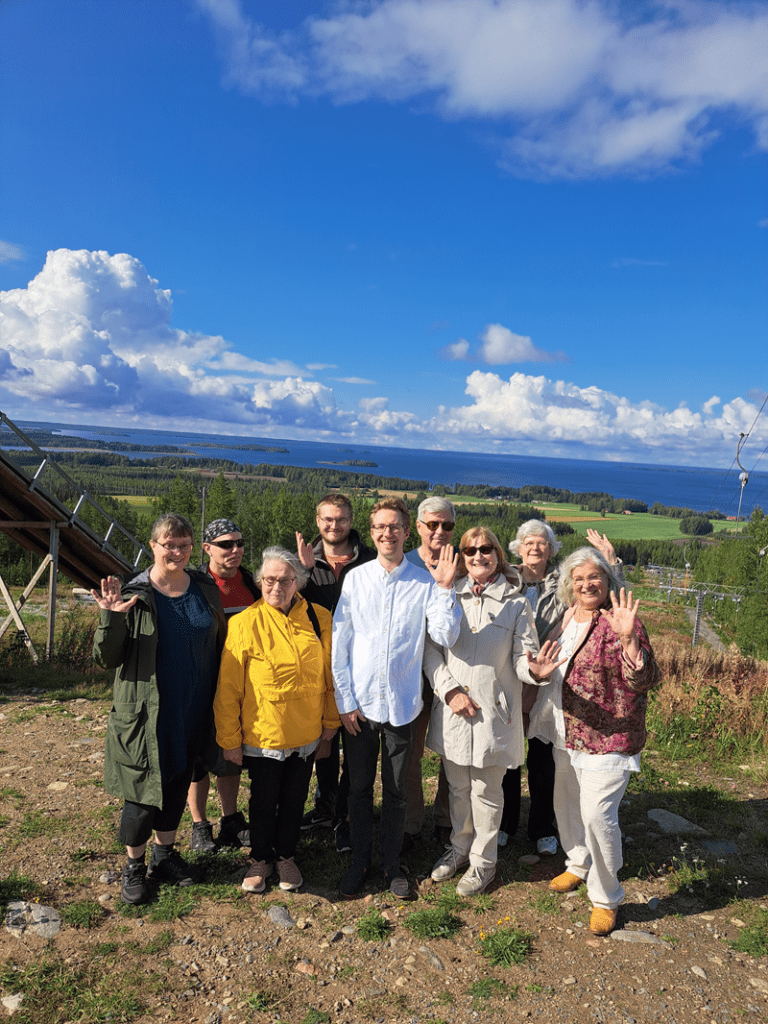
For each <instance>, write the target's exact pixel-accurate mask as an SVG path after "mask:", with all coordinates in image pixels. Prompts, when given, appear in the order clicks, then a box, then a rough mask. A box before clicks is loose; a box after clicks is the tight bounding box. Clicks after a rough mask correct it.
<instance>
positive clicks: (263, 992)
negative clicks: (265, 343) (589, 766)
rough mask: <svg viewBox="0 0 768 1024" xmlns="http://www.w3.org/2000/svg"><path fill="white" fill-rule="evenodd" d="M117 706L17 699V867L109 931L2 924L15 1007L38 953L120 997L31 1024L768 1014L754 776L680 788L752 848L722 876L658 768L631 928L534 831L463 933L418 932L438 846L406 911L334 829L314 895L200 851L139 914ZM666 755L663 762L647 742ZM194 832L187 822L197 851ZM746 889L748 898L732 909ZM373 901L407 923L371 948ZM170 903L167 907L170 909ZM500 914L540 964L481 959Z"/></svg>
mask: <svg viewBox="0 0 768 1024" xmlns="http://www.w3.org/2000/svg"><path fill="white" fill-rule="evenodd" d="M106 711H107V705H106V704H105V703H104V702H101V701H99V702H94V701H86V700H77V701H72V702H67V703H60V702H51V701H48V700H46V699H45V697H44V695H39V694H38V695H29V694H27V695H16V696H13V697H12V698H9V699H7V700H5V701H4V702H3V703H0V714H1V715H2V717H0V824H1V826H2V827H0V841H1V842H2V871H1V876H2V880H8V878H9V876H10V877H11V878H13V877H14V873H16V874H15V877H16V878H17V879H18V876H26V877H27V878H29V879H31V880H33V881H34V882H35V883H37V885H38V886H39V894H38V899H39V903H40V904H41V905H45V906H51V907H54V908H57V909H58V910H60V911H63V912H64V913H65V914H66V913H67V911H68V909H69V911H70V912H72V908H76V907H77V906H78V905H82V904H83V903H84V902H86V903H90V905H91V907H92V908H93V907H94V905H95V908H96V909H95V913H96V914H97V918H96V919H95V920H94V921H93V922H92V924H91V927H90V928H85V927H81V928H75V927H72V926H67V925H65V926H64V927H63V928H62V930H61V931H60V933H59V934H58V935H57V936H56V937H55V938H53V939H51V940H49V941H48V940H45V939H41V938H38V937H36V936H34V935H30V934H29V933H27V934H25V936H24V937H23V938H16V937H14V936H13V935H11V934H10V933H9V932H8V931H7V930H6V929H5V928H2V929H0V961H1V963H0V989H1V991H0V998H2V997H7V996H8V995H10V994H11V991H12V989H13V988H14V984H19V985H20V984H21V982H20V981H14V979H19V978H21V974H20V972H24V971H27V972H28V975H27V976H29V972H33V973H34V972H35V971H39V970H40V965H49V966H51V965H52V966H55V968H56V971H57V972H58V973H59V976H61V977H64V978H66V979H68V980H67V988H66V992H67V993H72V992H76V991H77V990H78V986H80V987H85V988H87V989H88V991H90V992H91V993H93V992H94V991H98V992H102V993H103V994H102V995H100V996H99V998H98V1000H96V1002H97V1004H98V1006H99V1007H101V1009H100V1012H101V1013H102V1016H95V1015H94V1016H88V1015H87V1013H86V1010H84V1009H83V1007H84V1006H86V1008H87V1004H86V1003H83V1004H82V1005H80V1004H78V1005H77V1006H75V1005H74V1004H72V1003H70V1002H67V999H70V998H74V997H70V995H67V996H66V998H65V997H64V995H63V994H58V995H56V996H55V997H54V996H52V995H50V994H48V995H47V996H44V997H41V998H43V1002H42V1003H41V1002H37V1003H36V1002H35V997H34V995H33V994H32V993H31V992H28V994H27V996H26V997H25V999H26V1004H25V1003H24V1002H22V1005H21V1009H20V1010H19V1011H17V1013H16V1015H15V1016H14V1020H15V1021H21V1022H24V1021H30V1022H33V1024H41V1022H42V1024H47V1022H49V1021H50V1022H54V1021H56V1022H61V1024H65V1022H69V1021H74V1020H78V1021H82V1020H84V1021H90V1020H105V1019H111V1020H114V1021H119V1020H137V1021H140V1022H145V1021H164V1020H174V1021H182V1022H190V1024H191V1022H205V1024H219V1022H227V1024H239V1022H246V1021H248V1022H250V1021H278V1020H280V1021H284V1022H292V1024H293V1022H295V1024H322V1022H323V1021H325V1020H328V1021H333V1022H346V1024H353V1022H363V1021H384V1022H387V1024H389V1022H395V1024H399V1022H403V1024H405V1022H421V1021H432V1022H433V1024H437V1022H441V1021H442V1022H451V1024H452V1022H461V1024H464V1022H474V1021H477V1020H480V1019H483V1018H484V1017H485V1015H486V1014H488V1013H491V1012H499V1013H500V1014H501V1015H502V1016H501V1017H500V1018H499V1019H505V1018H511V1019H515V1018H518V1017H519V1018H522V1019H525V1018H535V1019H536V1020H537V1021H541V1022H549V1021H552V1022H554V1021H558V1022H559V1021H597V1022H600V1024H613V1022H617V1024H618V1022H621V1024H636V1022H647V1021H660V1022H673V1021H674V1022H675V1024H693V1022H694V1021H697V1022H698V1021H702V1020H709V1021H718V1022H732V1021H734V1020H736V1019H741V1017H742V1016H745V1015H746V1016H747V1018H748V1019H754V1020H766V1019H768V959H766V958H764V957H760V958H758V959H753V958H752V957H750V956H748V955H746V954H743V953H739V952H736V951H735V950H734V949H733V948H732V946H731V944H730V943H731V941H733V940H735V939H737V937H738V936H739V934H740V932H741V930H742V928H743V923H740V922H744V921H745V920H746V918H747V917H748V915H749V913H751V912H753V911H755V909H756V908H760V907H761V906H765V907H766V909H768V874H767V873H766V864H765V836H766V835H768V811H767V810H766V796H767V795H768V794H766V793H764V792H762V791H758V790H756V789H754V788H750V782H749V776H748V774H747V773H743V774H741V773H740V775H739V777H734V778H732V779H724V780H720V782H719V789H722V791H723V792H724V793H726V794H727V798H726V797H725V796H723V793H721V792H719V791H718V789H713V788H707V787H705V786H703V785H702V783H701V781H700V780H698V779H696V778H695V777H694V776H691V777H690V778H688V777H686V778H685V779H684V780H682V781H680V782H679V785H677V786H676V787H675V791H679V790H680V789H681V788H685V792H686V799H687V800H688V804H687V806H688V807H689V808H690V810H689V813H688V816H689V817H691V818H694V819H695V820H697V821H698V822H699V823H700V824H703V825H704V826H705V827H707V828H709V829H710V830H711V832H712V835H710V836H708V837H707V838H714V839H718V840H725V841H728V842H729V843H731V844H733V847H732V848H731V847H728V848H727V849H732V850H735V852H731V853H729V852H727V850H726V848H724V850H723V852H721V859H722V861H723V863H722V865H721V866H719V867H718V865H717V864H716V859H717V858H716V857H715V858H710V864H711V865H713V870H712V871H710V872H709V874H707V873H704V874H703V875H702V879H701V880H699V879H698V878H697V877H696V873H695V859H694V858H696V857H697V856H699V855H703V848H702V847H701V845H700V844H699V843H697V842H693V841H692V840H682V839H680V838H678V837H675V836H668V835H665V834H663V833H662V832H661V831H660V829H659V828H658V827H657V826H656V825H655V824H654V822H653V821H651V820H650V819H649V818H648V814H647V811H648V809H649V808H651V807H659V806H660V807H664V806H667V805H668V804H670V805H671V798H672V793H673V790H672V789H670V788H667V786H666V782H667V781H668V780H667V779H665V777H664V774H663V773H662V772H661V771H659V772H658V773H653V772H652V771H651V772H650V774H648V773H644V776H643V778H644V780H645V782H644V785H645V788H643V786H641V785H638V786H637V787H636V788H635V789H634V790H633V791H632V792H631V793H630V795H629V796H628V797H627V798H626V799H625V802H624V803H623V804H622V818H621V821H622V828H623V830H624V832H625V844H626V845H625V857H626V859H627V861H628V862H629V864H630V865H631V870H630V871H628V872H627V874H628V876H629V877H628V878H627V879H626V880H625V881H624V885H625V888H626V891H627V897H626V901H625V904H624V906H623V908H622V912H621V918H620V931H619V932H617V933H615V934H614V936H613V937H611V938H609V939H602V938H595V937H593V936H591V935H590V933H589V931H588V929H587V927H586V925H587V922H588V919H589V905H588V903H587V902H586V901H585V899H584V898H583V897H582V896H581V895H579V894H575V895H571V896H569V897H562V896H556V895H554V894H550V893H549V892H548V889H547V883H548V880H549V879H550V878H552V877H553V876H554V875H555V874H557V873H558V872H559V871H561V870H562V867H563V860H562V857H560V856H558V857H555V858H547V859H544V860H542V861H540V862H539V863H536V864H533V865H530V866H526V865H522V864H521V863H520V857H521V856H523V855H525V854H529V853H530V848H529V844H528V843H527V841H526V840H525V838H524V836H523V835H522V832H523V831H524V829H521V832H519V833H518V837H517V838H516V840H515V841H514V842H513V843H512V844H511V845H510V846H508V847H507V848H506V849H505V850H504V851H503V853H502V858H501V861H500V864H499V876H498V879H497V882H496V883H495V886H494V888H493V890H492V891H491V892H490V893H489V894H488V896H487V897H485V898H480V899H473V900H466V901H464V902H463V903H461V904H459V905H456V906H455V907H454V908H453V910H452V912H453V913H454V914H455V916H456V917H457V918H458V919H459V921H460V922H461V927H460V928H459V930H458V931H457V932H456V934H455V936H454V937H452V938H426V939H425V938H423V937H419V936H418V935H417V934H414V932H412V931H411V930H409V929H408V928H407V927H406V925H405V922H406V920H407V919H408V917H409V916H410V915H411V914H412V913H413V912H414V911H418V910H429V909H434V908H435V907H436V906H437V900H438V897H439V896H440V893H441V892H443V891H445V892H448V893H450V892H452V887H451V886H443V887H441V886H435V885H433V884H432V883H431V881H430V880H429V878H428V873H429V869H430V867H431V865H432V863H434V861H435V860H436V859H437V857H438V856H439V854H440V852H441V851H440V849H439V848H438V847H437V845H435V844H434V843H432V842H430V841H428V840H427V839H426V838H425V839H423V840H422V841H421V842H420V843H418V844H417V847H416V850H415V851H414V853H413V855H410V856H409V861H408V863H409V867H410V868H411V870H412V872H413V874H414V876H415V877H416V878H417V879H420V890H419V898H418V899H417V900H416V901H415V902H413V903H409V904H406V905H397V904H396V902H395V901H394V900H393V899H392V898H391V897H389V895H387V894H383V893H381V892H379V891H378V890H377V888H376V886H375V884H374V885H371V887H370V889H369V890H368V892H367V894H366V895H365V896H364V898H363V899H361V900H356V901H353V902H350V903H343V902H339V901H338V900H337V893H336V884H337V882H338V879H339V877H340V875H341V873H342V870H343V869H344V866H345V857H344V856H340V855H338V854H337V853H336V852H335V848H334V846H333V844H332V835H331V833H330V830H322V831H321V832H320V834H318V833H314V834H311V835H310V836H308V837H307V839H306V840H304V841H303V843H302V845H301V846H300V848H299V852H298V854H297V861H298V862H299V864H300V865H301V867H302V870H303V872H304V876H305V880H306V884H305V887H304V889H303V890H302V891H301V892H299V893H296V894H285V893H281V892H280V891H279V890H278V889H276V888H270V889H269V890H268V892H267V894H266V895H264V896H262V897H258V896H256V897H254V896H246V894H244V893H243V892H242V891H241V889H240V887H239V880H240V878H241V877H242V874H243V866H244V855H235V856H234V857H232V858H229V859H228V858H227V856H226V855H218V856H213V857H207V858H200V859H199V860H198V867H199V868H200V870H201V872H202V874H203V882H204V883H207V884H206V885H201V886H199V887H193V888H192V890H185V891H180V890H171V891H168V890H166V892H165V894H164V897H163V900H162V901H161V902H159V903H153V904H150V905H148V906H146V907H144V908H141V909H140V911H138V912H137V911H135V910H131V911H129V912H128V913H127V914H126V913H125V911H124V910H123V908H122V906H121V904H120V901H119V882H117V881H116V880H113V881H110V880H109V879H110V878H112V879H116V878H117V876H118V873H119V871H120V869H121V867H122V863H123V855H122V853H121V852H120V850H119V847H118V846H117V845H116V844H115V841H114V836H115V826H116V821H117V816H118V812H119V806H118V802H117V801H116V800H114V799H113V798H111V797H109V796H107V795H106V794H105V793H104V791H103V788H102V787H101V776H102V763H103V745H104V732H105V725H106ZM648 763H649V764H651V765H653V764H655V763H657V761H656V759H654V757H653V756H652V755H648ZM649 779H650V780H651V781H650V783H649V781H648V780H649ZM428 781H429V782H430V783H431V781H432V780H428ZM678 781H679V780H678ZM686 782H687V783H688V785H687V787H685V783H686ZM525 812H527V801H524V813H525ZM210 813H211V815H213V808H211V812H210ZM188 836H189V826H188V825H184V826H183V829H182V833H181V837H182V850H183V849H184V848H185V847H186V842H187V840H188ZM702 838H703V837H702ZM674 857H677V858H678V867H679V866H680V864H681V863H683V862H685V863H686V864H688V865H689V867H691V866H693V868H694V870H693V874H692V875H691V877H690V879H689V880H690V885H689V886H688V887H686V886H685V885H682V886H680V887H678V888H677V889H676V891H673V890H674V889H675V886H673V885H671V882H670V879H671V878H673V877H677V876H674V875H670V874H669V872H668V871H667V867H669V866H670V865H673V858H674ZM715 869H717V870H719V871H720V875H717V873H716V870H715ZM713 871H715V873H713ZM679 877H680V878H682V877H683V876H682V875H681V876H679ZM737 896H740V897H744V898H745V899H746V902H745V903H742V904H739V905H737V906H734V904H733V900H734V899H735V898H736V897H737ZM179 898H184V899H187V900H188V904H189V905H188V906H187V908H186V912H185V914H184V916H181V917H174V913H175V911H172V910H169V909H168V906H169V903H170V902H173V901H174V900H178V899H179ZM279 907H283V908H285V909H286V910H287V911H288V912H289V913H290V915H291V918H292V919H293V921H294V922H296V923H295V924H294V925H293V926H292V927H287V928H286V927H281V926H280V924H279V923H276V922H275V921H274V920H273V919H272V917H273V916H274V914H275V912H276V910H277V908H279ZM372 908H378V909H379V910H381V911H384V912H385V916H386V917H387V918H388V919H389V923H390V927H389V931H388V933H387V935H386V937H385V938H384V939H383V940H382V941H376V942H367V941H365V940H364V939H363V938H362V937H361V936H360V934H359V933H358V931H357V927H356V926H357V924H358V922H359V921H360V918H361V916H362V915H363V914H364V913H366V912H367V911H369V910H371V909H372ZM176 909H177V910H178V903H177V906H176ZM270 910H271V912H272V916H271V915H270ZM161 912H165V913H166V914H167V916H168V917H169V918H170V919H168V920H157V919H156V918H157V916H158V914H159V913H161ZM498 922H501V923H502V924H501V926H502V927H504V926H514V927H516V928H518V929H519V930H521V931H522V932H524V933H528V934H529V935H530V936H531V943H532V952H531V955H530V956H529V957H528V958H527V959H526V960H525V961H524V962H523V963H522V964H521V965H519V966H513V967H511V968H509V969H505V968H502V967H494V966H492V965H490V964H489V962H488V961H487V960H486V959H485V958H484V957H483V956H482V955H481V954H480V953H479V952H478V950H479V948H480V945H481V942H482V938H481V937H482V936H483V935H489V934H491V932H492V931H493V929H494V928H497V927H499V925H498ZM9 965H13V967H14V968H15V970H13V971H9V970H8V966H9ZM54 973H55V972H54ZM9 979H10V980H9ZM11 982H14V984H11ZM100 986H101V987H100ZM22 987H23V986H22ZM123 991H126V992H129V991H135V994H136V995H135V998H137V999H138V1000H139V1002H140V1003H141V1005H142V1007H143V1009H141V1010H140V1011H136V1012H135V1013H133V1012H132V1011H131V1012H129V1011H128V1010H127V1009H126V1006H128V1005H129V1004H128V1003H126V1002H124V1003H120V1004H119V1005H117V1004H116V1007H117V1008H114V1007H113V1008H111V1009H109V1008H108V1007H107V1008H105V1007H106V1006H107V1004H106V1002H105V1001H106V1000H107V998H108V997H109V998H114V999H116V998H117V995H118V994H119V993H122V992H123ZM62 992H64V989H62ZM41 1006H45V1007H46V1009H45V1010H43V1009H41ZM110 1006H111V1004H110ZM311 1011H314V1012H311ZM88 1012H92V1013H93V1012H94V1011H93V1010H91V1011H88ZM107 1013H109V1014H111V1016H106V1014H107ZM324 1015H327V1016H324Z"/></svg>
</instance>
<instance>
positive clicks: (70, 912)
mask: <svg viewBox="0 0 768 1024" xmlns="http://www.w3.org/2000/svg"><path fill="white" fill-rule="evenodd" d="M59 913H60V914H61V919H62V921H63V922H64V923H65V924H68V925H69V926H70V927H71V928H90V927H92V925H94V924H98V922H99V921H101V920H102V918H103V917H104V916H105V913H104V908H103V907H102V905H101V904H100V903H97V902H96V900H77V901H76V902H75V903H68V904H67V905H66V906H65V907H60V908H59Z"/></svg>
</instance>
